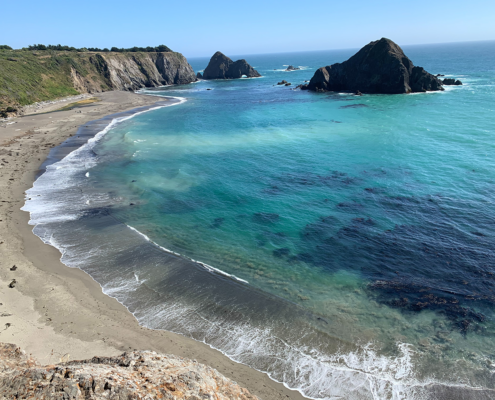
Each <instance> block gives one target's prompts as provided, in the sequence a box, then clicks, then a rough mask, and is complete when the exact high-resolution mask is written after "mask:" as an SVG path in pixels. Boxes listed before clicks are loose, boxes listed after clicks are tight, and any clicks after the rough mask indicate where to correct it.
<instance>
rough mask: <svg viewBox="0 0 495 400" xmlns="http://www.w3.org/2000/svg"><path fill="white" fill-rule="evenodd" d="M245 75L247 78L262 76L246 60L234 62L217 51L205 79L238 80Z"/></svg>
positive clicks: (206, 71)
mask: <svg viewBox="0 0 495 400" xmlns="http://www.w3.org/2000/svg"><path fill="white" fill-rule="evenodd" d="M243 75H245V76H246V77H247V78H257V77H260V76H261V75H260V74H259V73H258V71H256V70H255V69H254V68H253V67H251V66H250V65H249V64H248V63H247V61H246V60H237V61H235V62H234V61H232V60H231V59H230V58H229V57H227V56H226V55H225V54H223V53H221V52H219V51H217V52H216V53H215V54H213V57H211V59H210V62H209V63H208V66H207V67H206V68H205V70H204V72H203V79H238V78H242V76H243Z"/></svg>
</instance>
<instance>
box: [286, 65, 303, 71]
mask: <svg viewBox="0 0 495 400" xmlns="http://www.w3.org/2000/svg"><path fill="white" fill-rule="evenodd" d="M299 69H301V68H298V67H294V66H293V65H289V66H288V67H287V68H286V69H285V70H286V71H297V70H299Z"/></svg>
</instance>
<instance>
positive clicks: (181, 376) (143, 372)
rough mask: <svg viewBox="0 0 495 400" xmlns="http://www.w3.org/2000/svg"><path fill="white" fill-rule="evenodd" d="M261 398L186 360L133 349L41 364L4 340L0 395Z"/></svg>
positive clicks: (96, 399) (121, 399)
mask: <svg viewBox="0 0 495 400" xmlns="http://www.w3.org/2000/svg"><path fill="white" fill-rule="evenodd" d="M28 398H29V399H30V398H33V399H34V398H35V399H40V400H45V399H46V400H49V399H53V400H59V399H72V400H83V399H84V400H100V399H110V400H135V399H170V400H179V399H188V400H191V399H198V400H199V399H217V400H258V398H257V397H256V396H254V395H252V394H250V393H249V391H248V390H247V389H243V388H241V387H239V385H237V383H235V382H233V381H231V380H230V379H227V378H226V377H224V376H223V375H221V374H220V373H219V372H217V371H216V370H215V369H213V368H210V367H207V366H205V365H202V364H199V363H198V362H196V361H191V360H188V359H185V358H181V357H176V356H167V355H162V354H157V353H155V352H151V351H133V352H127V353H124V354H122V355H120V356H118V357H93V358H92V359H91V360H84V361H72V362H66V363H60V364H57V365H48V366H40V365H39V364H38V363H37V362H36V360H34V359H32V358H30V357H27V356H26V355H25V354H24V352H23V351H21V350H20V349H19V348H18V347H16V346H15V345H13V344H7V343H0V399H28Z"/></svg>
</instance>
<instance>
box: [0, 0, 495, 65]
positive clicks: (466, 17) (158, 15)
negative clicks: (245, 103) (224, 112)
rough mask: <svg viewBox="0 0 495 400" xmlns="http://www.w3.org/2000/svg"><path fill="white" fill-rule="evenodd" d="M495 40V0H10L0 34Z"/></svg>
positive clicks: (198, 51)
mask: <svg viewBox="0 0 495 400" xmlns="http://www.w3.org/2000/svg"><path fill="white" fill-rule="evenodd" d="M383 36H385V37H388V38H390V39H392V40H394V41H395V42H397V43H398V44H400V45H407V44H424V43H443V42H460V41H474V40H495V0H471V1H469V2H468V1H460V0H449V1H445V0H439V1H438V0H429V1H427V0H416V1H407V2H406V1H398V0H395V1H388V0H387V1H385V0H341V1H333V0H326V1H320V0H315V1H303V0H299V1H295V0H285V1H279V0H276V1H270V0H264V1H261V0H247V1H235V0H234V1H232V0H231V1H218V0H209V1H205V0H203V1H197V0H189V1H169V0H160V1H156V0H146V1H129V0H121V1H113V0H98V1H95V0H86V1H67V0H65V1H61V0H45V1H40V0H36V1H32V0H28V1H3V2H2V6H1V9H0V44H8V45H10V46H12V47H14V48H20V47H24V46H27V45H29V44H34V43H42V44H63V45H69V46H75V47H102V48H103V47H111V46H117V47H132V46H150V45H151V46H155V45H158V44H165V45H167V46H169V47H170V48H171V49H173V50H175V51H179V52H181V53H183V54H184V55H185V56H186V57H199V56H211V55H212V54H213V53H214V52H215V51H217V50H220V51H222V52H224V53H226V54H229V55H237V54H258V53H275V52H290V51H304V50H327V49H341V48H357V47H361V46H363V45H365V44H367V43H368V42H370V41H371V40H375V39H379V38H381V37H383Z"/></svg>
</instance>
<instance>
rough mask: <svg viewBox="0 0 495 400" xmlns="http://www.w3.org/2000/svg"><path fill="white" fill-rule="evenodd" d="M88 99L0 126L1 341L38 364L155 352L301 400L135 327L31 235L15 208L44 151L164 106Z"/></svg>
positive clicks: (118, 98) (142, 99)
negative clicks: (90, 125) (87, 129)
mask: <svg viewBox="0 0 495 400" xmlns="http://www.w3.org/2000/svg"><path fill="white" fill-rule="evenodd" d="M94 97H96V98H98V100H99V101H97V102H94V103H91V104H88V105H86V106H85V107H81V108H76V109H72V110H66V111H57V112H53V113H51V112H50V111H54V110H57V109H60V108H61V107H63V106H64V105H67V104H70V103H72V102H74V99H69V100H67V101H65V102H64V101H62V102H58V103H55V104H47V105H45V106H44V107H40V108H33V109H32V112H33V113H32V114H29V115H25V116H23V117H18V118H15V119H11V120H9V121H8V122H7V123H5V122H1V123H0V161H1V162H0V187H1V196H0V296H1V299H0V341H1V342H7V343H14V344H16V345H18V346H20V347H22V348H23V349H24V350H25V351H26V352H27V353H28V354H32V355H33V356H35V357H36V358H37V359H38V360H39V361H40V362H41V363H43V364H51V363H55V362H58V361H60V360H64V361H65V360H68V359H70V360H76V359H87V358H91V357H93V356H96V355H98V356H114V355H118V354H120V353H122V352H123V351H126V350H134V349H136V350H154V351H157V352H161V353H166V354H174V355H178V356H182V357H187V358H191V359H195V360H197V361H199V362H201V363H204V364H207V365H209V366H212V367H214V368H216V369H217V370H218V371H219V372H221V373H222V374H224V375H225V376H227V377H228V378H231V379H233V380H234V381H236V382H238V383H239V384H240V385H241V386H244V387H246V388H247V389H249V391H250V392H251V393H253V394H255V395H257V396H259V397H260V398H262V399H283V398H291V399H302V398H303V397H302V396H301V395H300V394H299V393H298V392H295V391H292V390H288V389H287V388H285V387H284V386H283V385H282V384H278V383H276V382H274V381H272V380H271V379H269V378H268V376H267V375H265V374H263V373H260V372H258V371H255V370H253V369H251V368H249V367H247V366H245V365H242V364H238V363H235V362H233V361H231V360H230V359H228V358H227V357H225V356H224V355H223V354H221V353H220V352H218V351H216V350H214V349H211V348H210V347H208V346H207V345H205V344H203V343H199V342H196V341H194V340H192V339H189V338H186V337H183V336H181V335H176V334H173V333H170V332H165V331H154V330H150V329H146V328H143V327H141V326H139V324H138V323H137V321H136V319H135V318H134V316H133V315H132V314H131V313H129V312H128V311H127V309H126V308H125V307H124V306H122V305H121V304H120V303H118V302H117V301H116V300H115V299H112V298H110V297H108V296H106V295H105V294H103V293H102V290H101V287H100V286H99V285H98V284H97V283H96V282H95V281H94V280H93V279H92V278H90V277H89V276H88V275H87V274H86V273H84V272H82V271H81V270H79V269H72V268H69V267H67V266H65V265H64V264H62V263H61V262H60V257H61V254H60V252H59V251H58V250H57V249H55V248H53V247H51V246H48V245H45V244H44V243H43V242H42V241H41V240H40V239H39V238H38V237H37V236H35V235H34V234H33V233H32V228H33V227H32V226H30V225H28V221H29V214H28V213H26V212H24V211H21V210H20V208H21V207H22V206H23V204H24V193H25V191H26V190H27V189H29V188H30V187H31V186H32V184H33V181H34V180H35V177H36V174H37V172H38V171H39V168H40V165H41V164H42V163H43V161H44V160H45V159H46V157H47V155H48V153H49V151H50V149H51V148H53V147H55V146H57V145H59V144H60V143H62V142H63V141H64V140H66V139H67V138H68V137H70V136H73V135H74V134H76V132H77V129H78V127H79V126H80V125H82V124H84V123H86V122H88V121H92V120H95V119H99V118H102V117H104V116H106V115H110V114H113V113H117V112H121V111H126V110H131V109H133V108H137V107H142V106H151V105H153V104H155V103H156V102H157V101H158V100H159V101H162V99H157V98H156V97H152V96H143V95H137V94H134V93H130V92H118V91H115V92H106V93H102V94H96V95H95V96H94ZM178 111H179V109H178ZM14 266H15V268H13V267H14ZM13 280H15V283H14V285H13V286H15V287H14V288H11V287H9V284H11V282H12V281H13Z"/></svg>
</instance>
